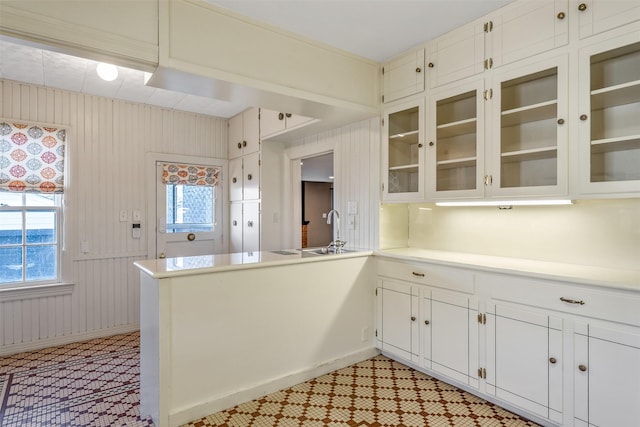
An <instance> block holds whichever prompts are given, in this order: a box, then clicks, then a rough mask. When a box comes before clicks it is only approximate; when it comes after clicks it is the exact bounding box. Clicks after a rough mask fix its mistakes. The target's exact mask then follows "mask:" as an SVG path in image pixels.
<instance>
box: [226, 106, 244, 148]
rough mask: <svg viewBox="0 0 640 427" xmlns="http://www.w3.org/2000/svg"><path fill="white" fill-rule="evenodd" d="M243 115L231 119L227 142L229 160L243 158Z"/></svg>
mask: <svg viewBox="0 0 640 427" xmlns="http://www.w3.org/2000/svg"><path fill="white" fill-rule="evenodd" d="M242 126H243V119H242V114H238V115H236V116H233V117H231V118H230V119H229V128H228V134H227V141H228V142H229V158H230V159H235V158H237V157H240V156H242V153H243V150H242V141H244V131H243V129H242Z"/></svg>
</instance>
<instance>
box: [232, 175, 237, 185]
mask: <svg viewBox="0 0 640 427" xmlns="http://www.w3.org/2000/svg"><path fill="white" fill-rule="evenodd" d="M231 182H233V183H234V184H235V183H236V182H238V178H236V177H235V176H234V177H233V179H231Z"/></svg>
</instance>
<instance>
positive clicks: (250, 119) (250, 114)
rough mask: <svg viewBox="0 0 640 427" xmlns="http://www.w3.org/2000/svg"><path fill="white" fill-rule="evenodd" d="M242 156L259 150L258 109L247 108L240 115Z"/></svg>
mask: <svg viewBox="0 0 640 427" xmlns="http://www.w3.org/2000/svg"><path fill="white" fill-rule="evenodd" d="M242 121H243V126H242V129H243V135H244V139H243V149H244V154H251V153H255V152H256V151H259V150H260V109H259V108H255V107H254V108H249V109H248V110H246V111H245V112H243V113H242Z"/></svg>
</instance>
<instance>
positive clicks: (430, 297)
mask: <svg viewBox="0 0 640 427" xmlns="http://www.w3.org/2000/svg"><path fill="white" fill-rule="evenodd" d="M477 307H478V302H477V299H476V298H473V297H471V296H470V295H465V294H462V293H457V292H450V291H444V290H440V289H432V288H427V289H424V291H423V299H422V313H421V315H422V317H421V322H422V325H421V326H422V328H423V331H424V332H423V333H422V334H421V338H422V343H423V346H422V348H423V351H422V366H424V367H425V368H426V369H430V370H432V371H434V372H439V373H440V374H442V375H445V376H447V377H449V378H453V379H454V380H456V381H459V382H461V383H463V384H467V385H469V386H471V387H474V388H477V387H478V319H477V315H478V310H477Z"/></svg>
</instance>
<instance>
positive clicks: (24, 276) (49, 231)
mask: <svg viewBox="0 0 640 427" xmlns="http://www.w3.org/2000/svg"><path fill="white" fill-rule="evenodd" d="M61 199H62V196H61V195H60V194H46V193H26V192H21V193H9V192H0V284H5V283H26V282H29V283H34V284H35V283H38V282H48V283H49V282H55V281H59V277H60V252H59V251H60V250H59V242H60V230H61V227H60V206H61Z"/></svg>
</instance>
